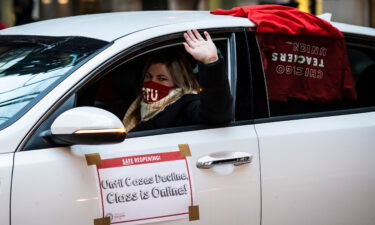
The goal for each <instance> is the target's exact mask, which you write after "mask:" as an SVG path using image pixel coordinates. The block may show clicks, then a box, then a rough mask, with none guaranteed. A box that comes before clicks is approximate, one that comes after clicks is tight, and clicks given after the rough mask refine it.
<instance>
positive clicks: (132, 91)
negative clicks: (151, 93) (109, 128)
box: [77, 38, 232, 120]
mask: <svg viewBox="0 0 375 225" xmlns="http://www.w3.org/2000/svg"><path fill="white" fill-rule="evenodd" d="M215 44H216V46H217V48H218V51H219V54H220V55H221V56H222V57H223V58H224V61H225V64H227V63H228V60H227V59H228V39H227V38H217V39H216V40H215ZM147 48H148V49H147V50H141V51H139V52H138V54H135V56H133V57H132V58H131V60H126V59H124V61H125V62H124V63H121V64H120V65H117V66H116V67H115V68H113V69H110V72H107V73H106V74H104V75H102V77H101V78H100V79H98V80H96V81H95V82H93V83H91V84H89V85H87V86H85V87H83V88H81V90H79V91H78V93H77V106H94V107H98V108H102V109H105V110H107V111H110V112H111V113H113V114H115V115H116V116H117V117H118V118H119V119H120V120H123V118H124V115H125V113H126V111H127V109H128V108H129V106H130V105H131V104H132V103H133V101H134V100H135V99H136V97H137V96H138V95H139V94H140V85H141V78H142V74H143V73H144V71H143V69H144V68H143V67H144V65H145V64H146V62H147V60H148V58H149V57H150V56H151V55H153V54H157V53H159V52H164V51H174V52H181V53H182V54H184V55H185V57H186V58H188V61H189V63H190V65H191V67H192V69H193V73H194V74H195V76H196V77H197V76H198V71H197V62H196V61H195V60H194V59H193V58H192V57H191V56H190V55H188V54H187V53H186V51H185V50H184V48H183V45H182V43H181V42H180V43H171V42H169V44H165V45H163V46H160V45H156V46H148V47H147ZM226 68H228V66H227V67H226ZM229 81H230V83H231V81H232V78H230V79H229Z"/></svg>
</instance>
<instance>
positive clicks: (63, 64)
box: [0, 38, 103, 126]
mask: <svg viewBox="0 0 375 225" xmlns="http://www.w3.org/2000/svg"><path fill="white" fill-rule="evenodd" d="M81 39H82V38H81ZM33 42H34V43H25V42H24V41H22V42H21V43H14V42H10V43H7V42H1V40H0V126H1V125H2V124H4V123H5V122H7V121H8V120H10V119H11V118H13V117H15V115H17V114H20V112H21V111H24V109H27V107H26V106H27V105H28V104H30V103H31V102H33V100H34V103H35V101H36V99H37V98H38V97H39V96H40V95H41V93H43V92H44V91H45V90H46V89H48V88H49V87H50V86H52V84H54V83H56V81H58V80H59V79H60V78H62V77H64V75H66V74H69V73H70V71H72V68H73V67H74V66H75V65H77V63H79V62H81V61H82V60H83V59H85V58H87V57H88V56H89V55H90V54H91V53H92V52H94V50H97V49H98V48H99V47H101V46H103V45H100V44H99V45H92V44H91V46H87V43H82V40H79V41H77V40H75V39H74V38H73V39H72V38H68V39H57V40H52V41H51V40H49V41H48V43H43V41H35V39H34V40H33ZM75 43H76V44H81V45H80V46H79V48H77V47H75ZM82 45H83V46H82ZM84 45H86V46H84ZM94 46H95V47H94Z"/></svg>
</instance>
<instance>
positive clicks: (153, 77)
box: [143, 63, 175, 87]
mask: <svg viewBox="0 0 375 225" xmlns="http://www.w3.org/2000/svg"><path fill="white" fill-rule="evenodd" d="M148 81H153V82H155V83H158V84H161V85H165V86H167V87H174V86H175V83H174V81H173V79H172V75H171V73H170V72H169V70H168V68H167V66H166V65H165V64H163V63H154V64H151V65H150V67H149V68H148V70H147V71H146V74H145V79H144V80H143V82H148Z"/></svg>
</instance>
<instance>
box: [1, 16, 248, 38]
mask: <svg viewBox="0 0 375 225" xmlns="http://www.w3.org/2000/svg"><path fill="white" fill-rule="evenodd" d="M197 21H201V22H202V24H204V23H207V22H209V23H210V24H212V22H214V23H215V24H216V25H217V26H220V24H221V23H222V22H224V21H225V24H227V25H226V26H228V24H229V25H230V24H233V25H232V26H237V27H238V26H242V27H244V26H246V27H249V26H250V27H251V26H255V25H254V24H253V23H252V22H250V21H249V20H248V19H246V18H239V17H232V16H222V15H212V14H210V13H209V11H136V12H115V13H101V14H91V15H82V16H72V17H65V18H58V19H51V20H45V21H40V22H35V23H31V24H26V25H21V26H16V27H11V28H8V29H5V30H1V31H0V34H2V35H40V36H82V37H89V38H95V39H100V40H105V41H113V40H116V39H118V38H120V37H122V36H126V35H128V34H131V33H134V32H137V31H141V30H145V29H149V28H153V27H158V26H166V25H170V24H176V23H181V24H183V23H188V22H197Z"/></svg>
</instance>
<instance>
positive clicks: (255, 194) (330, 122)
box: [0, 11, 375, 225]
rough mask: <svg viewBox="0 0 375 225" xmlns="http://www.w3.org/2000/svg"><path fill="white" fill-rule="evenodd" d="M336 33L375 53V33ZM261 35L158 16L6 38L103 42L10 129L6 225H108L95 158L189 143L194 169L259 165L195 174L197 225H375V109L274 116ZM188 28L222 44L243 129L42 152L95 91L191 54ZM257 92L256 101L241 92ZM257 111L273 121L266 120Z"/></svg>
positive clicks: (228, 21)
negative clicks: (117, 74) (177, 50)
mask: <svg viewBox="0 0 375 225" xmlns="http://www.w3.org/2000/svg"><path fill="white" fill-rule="evenodd" d="M333 25H334V26H336V27H337V28H338V29H339V30H341V32H343V33H344V34H345V36H346V37H347V43H348V46H353V48H354V50H353V52H358V51H359V50H358V51H357V48H359V49H365V50H366V49H367V50H368V49H370V50H371V51H375V46H374V40H375V30H374V29H371V28H365V27H359V26H354V25H348V24H340V23H333ZM254 27H255V25H254V24H253V23H252V22H250V21H249V20H248V19H246V18H237V17H230V16H219V15H211V14H209V12H196V11H155V12H127V13H108V14H98V15H85V16H77V17H69V18H61V19H53V20H48V21H42V22H37V23H33V24H28V25H23V26H18V27H13V28H9V29H5V30H2V31H0V43H4V42H5V41H7V40H8V41H10V42H12V41H15V40H21V41H20V42H19V43H22V40H23V42H33V43H36V42H38V41H41V40H44V39H46V40H47V41H46V43H47V42H48V41H51V44H50V45H48V44H46V46H47V47H48V46H49V47H48V48H50V47H51V46H52V47H56V43H60V42H59V41H56V40H57V39H58V40H60V39H61V40H63V41H64V43H71V42H69V41H70V40H71V38H73V39H74V40H77V42H72V43H76V44H80V43H82V42H85V43H86V44H87V45H89V41H88V40H93V41H95V43H96V42H97V43H100V44H97V47H95V48H94V50H93V51H91V50H90V52H89V53H87V55H85V57H84V58H82V60H81V61H79V62H77V64H74V65H71V67H69V70H67V71H66V73H64V74H62V76H61V77H59V78H57V80H56V81H54V82H52V83H51V84H50V85H49V86H48V87H47V88H46V89H45V90H44V91H43V90H42V91H41V92H40V93H39V94H37V95H35V96H33V98H31V99H30V100H28V101H29V102H28V104H27V105H25V107H24V108H21V109H20V110H19V111H18V112H16V113H15V114H14V115H13V116H12V118H9V119H8V120H7V121H6V122H4V123H2V124H0V128H1V130H0V143H1V148H0V224H4V225H7V224H9V225H23V224H29V225H36V224H38V225H44V224H46V225H47V224H48V225H49V224H56V225H59V224H61V225H62V224H72V225H78V224H80V225H81V224H93V220H94V219H95V218H99V217H101V215H100V213H99V212H100V210H99V207H100V206H99V199H98V192H97V189H96V184H95V182H96V181H95V179H93V175H92V170H91V168H90V167H88V166H87V164H86V161H85V154H90V153H100V154H116V153H121V152H134V153H136V152H139V151H147V152H157V151H159V150H160V149H163V148H174V147H175V146H178V145H179V144H189V146H190V149H191V153H192V157H191V161H192V162H193V163H196V162H198V161H199V160H201V159H202V158H204V157H207V156H210V157H211V158H212V157H213V158H215V157H219V158H221V159H223V160H225V159H228V158H230V157H232V156H233V155H234V154H235V153H237V152H242V153H246V154H248V155H251V156H252V161H251V163H250V164H243V165H238V166H234V165H232V164H230V165H229V166H213V167H212V168H211V169H201V168H197V167H195V166H194V168H192V171H193V176H194V183H195V190H196V199H197V202H198V204H199V207H200V220H197V221H194V223H195V224H202V225H203V224H205V225H207V224H217V225H224V224H239V225H240V224H241V225H242V224H254V225H255V224H256V225H260V224H262V225H275V224H288V225H300V224H310V223H311V224H322V225H323V224H337V225H339V224H340V225H343V224H348V225H349V224H361V225H367V224H368V225H372V224H374V223H375V215H374V213H373V209H374V208H375V176H374V175H373V171H375V163H373V162H372V159H373V158H374V157H375V151H374V149H373V146H375V140H374V138H373V137H374V134H375V113H374V110H375V105H365V106H358V107H354V108H338V109H335V110H329V111H321V112H311V113H305V114H303V113H300V114H299V113H297V114H290V115H283V116H272V115H271V114H272V113H270V108H269V107H268V106H267V97H266V94H265V93H264V91H262V89H260V88H257V87H256V85H260V84H262V82H261V81H259V79H263V78H259V77H262V76H258V78H255V76H256V71H257V68H258V69H260V70H261V67H262V66H261V64H260V59H259V53H257V52H256V51H257V49H256V42H255V40H254V38H253V37H252V36H251V32H253V30H254ZM188 29H199V30H207V31H209V32H210V34H212V37H213V40H215V41H216V42H220V45H221V46H223V47H222V51H224V53H223V54H224V55H225V56H226V63H227V68H228V74H229V80H230V84H231V92H232V95H233V96H234V99H235V106H234V108H233V111H234V112H235V114H236V117H235V120H234V121H232V122H231V123H230V124H226V125H222V126H215V127H212V126H211V127H210V126H206V125H197V126H189V127H178V128H169V129H164V130H154V131H144V132H139V133H138V132H137V133H135V134H129V136H128V137H127V138H126V139H125V140H123V141H117V142H118V143H115V144H113V143H109V144H100V145H96V144H95V145H92V144H94V143H92V144H91V145H90V144H71V145H67V146H66V145H65V146H63V145H57V144H56V145H54V144H48V145H43V144H41V143H42V141H43V137H44V136H43V135H44V133H43V132H45V131H46V130H49V129H51V130H52V134H57V133H59V132H65V131H66V130H69V128H70V127H74V126H75V125H77V124H79V123H80V121H82V120H83V119H82V117H75V116H74V115H73V116H72V117H69V116H66V117H65V119H64V118H63V119H62V121H63V122H60V123H59V121H57V119H58V118H59V116H60V115H66V114H64V112H66V111H67V110H71V109H75V108H76V106H86V105H85V104H81V105H79V104H78V103H77V99H76V98H77V96H79V95H80V94H81V92H84V91H85V90H86V89H85V87H87V86H90V85H91V84H92V82H94V81H96V80H98V79H99V80H100V79H101V78H102V77H105V76H106V74H109V73H110V72H111V71H113V70H116V69H117V68H120V67H121V66H122V65H125V64H126V63H129V62H130V63H131V62H132V60H137V59H138V58H139V57H141V56H142V55H144V54H148V53H149V52H152V51H157V50H158V49H162V48H165V47H171V46H172V47H173V46H179V45H181V43H182V41H183V39H182V33H183V32H185V31H186V30H188ZM56 38H57V39H56ZM75 38H78V39H75ZM367 44H368V45H367ZM95 46H96V45H95ZM68 47H69V45H67V47H66V48H68ZM64 48H65V47H64ZM59 50H61V49H59ZM365 50H364V51H365ZM82 51H83V50H82ZM251 52H253V53H251ZM249 54H250V55H251V57H252V59H253V61H252V62H250V61H248V60H249V59H248V58H247V57H246V55H249ZM363 54H364V53H363ZM363 54H362V53H358V54H357V55H356V57H354V56H353V60H354V61H356V60H357V61H358V62H363V63H362V64H360V63H358V65H352V70H353V72H355V69H357V70H358V71H359V72H356V73H360V72H361V71H363V70H364V69H365V67H366V68H367V67H368V66H369V63H371V60H372V63H373V64H375V58H371V57H369V63H367V62H364V61H363V60H361V59H362V58H361V57H362V55H363ZM371 54H372V53H371ZM72 57H73V56H72ZM254 57H255V58H254ZM257 57H258V59H257ZM349 57H350V55H349ZM357 61H356V62H357ZM256 63H258V64H256ZM366 63H367V64H366ZM249 65H251V67H252V68H249ZM0 69H1V68H0ZM129 71H130V70H129ZM0 72H1V71H0ZM258 72H259V70H258ZM250 78H252V79H250ZM1 79H2V78H1V77H0V80H1ZM263 85H264V83H263ZM0 86H1V84H0ZM246 90H247V91H248V92H249V94H248V95H239V94H238V93H246ZM0 92H3V91H2V90H1V89H0ZM250 93H251V94H250ZM0 94H1V93H0ZM256 97H257V99H258V100H256V99H255V98H256ZM258 103H259V104H258ZM257 108H262V109H259V111H262V112H264V113H259V114H257V113H256V111H257ZM85 112H87V113H89V112H92V114H91V115H92V116H91V117H90V118H87V119H88V120H90V121H91V122H90V124H94V125H93V127H94V126H96V127H101V126H106V124H105V125H103V124H104V122H103V124H100V123H99V122H98V123H96V122H97V121H96V118H100V115H102V114H101V113H102V112H99V111H95V110H92V111H90V110H89V111H84V110H83V111H81V113H85ZM104 114H105V113H104ZM258 115H263V116H258ZM264 115H265V116H264ZM108 117H111V115H110V116H108ZM108 117H106V118H108ZM56 118H57V119H56ZM66 118H72V119H66ZM54 121H55V122H56V123H53V122H54ZM111 121H113V120H111ZM65 125H66V126H65ZM51 126H52V128H51ZM63 126H65V127H63ZM69 126H70V127H69ZM77 126H78V125H77ZM83 126H85V125H82V127H83ZM119 126H120V125H119V124H117V123H113V126H112V127H105V128H113V129H115V128H117V127H119ZM62 127H63V128H62ZM60 128H61V130H60V131H59V129H60ZM53 132H55V133H53ZM59 134H61V133H59ZM103 143H104V142H103ZM218 153H220V154H218ZM161 207H162V206H161ZM190 223H191V222H189V221H188V220H176V221H167V222H160V223H159V224H190Z"/></svg>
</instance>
